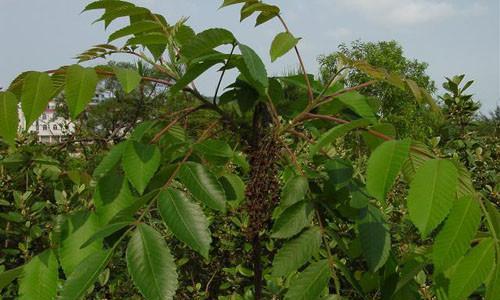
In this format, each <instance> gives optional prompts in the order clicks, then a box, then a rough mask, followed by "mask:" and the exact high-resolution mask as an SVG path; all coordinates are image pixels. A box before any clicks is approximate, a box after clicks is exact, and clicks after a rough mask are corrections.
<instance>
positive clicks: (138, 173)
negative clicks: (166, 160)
mask: <svg viewBox="0 0 500 300" xmlns="http://www.w3.org/2000/svg"><path fill="white" fill-rule="evenodd" d="M160 159H161V154H160V150H159V149H158V147H157V146H155V145H148V144H142V143H139V142H136V141H132V142H130V143H128V146H127V148H125V152H124V153H123V159H122V166H123V170H124V171H125V175H127V178H128V179H129V180H130V183H132V185H133V186H134V187H135V189H136V190H137V191H138V192H139V194H141V195H142V194H143V193H144V190H145V189H146V187H147V185H148V183H149V181H150V180H151V178H153V176H154V175H155V172H156V170H158V167H159V166H160Z"/></svg>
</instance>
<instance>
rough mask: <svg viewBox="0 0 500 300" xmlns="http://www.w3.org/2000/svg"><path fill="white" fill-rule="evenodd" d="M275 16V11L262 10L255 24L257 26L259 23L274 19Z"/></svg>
mask: <svg viewBox="0 0 500 300" xmlns="http://www.w3.org/2000/svg"><path fill="white" fill-rule="evenodd" d="M276 16H277V15H276V14H275V13H272V12H267V11H263V12H261V13H260V14H259V16H258V17H257V20H256V21H255V26H256V27H257V26H259V25H262V24H264V23H266V22H267V21H270V20H272V19H274V18H275V17H276Z"/></svg>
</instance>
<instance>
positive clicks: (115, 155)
mask: <svg viewBox="0 0 500 300" xmlns="http://www.w3.org/2000/svg"><path fill="white" fill-rule="evenodd" d="M126 147H127V142H123V143H120V144H118V145H116V146H114V147H113V148H111V150H110V151H109V152H108V154H106V156H104V158H103V159H102V160H101V162H100V163H99V165H98V166H97V168H95V170H94V173H93V174H92V177H94V179H95V180H99V179H100V178H101V177H103V176H105V175H106V174H108V173H109V171H111V170H112V169H114V168H115V166H116V165H117V164H118V163H119V162H120V160H121V159H122V155H123V152H125V148H126Z"/></svg>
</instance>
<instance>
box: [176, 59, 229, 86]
mask: <svg viewBox="0 0 500 300" xmlns="http://www.w3.org/2000/svg"><path fill="white" fill-rule="evenodd" d="M221 62H222V61H221V60H218V59H210V60H206V61H202V62H198V63H194V64H191V65H189V67H188V69H187V70H186V73H184V76H182V77H181V78H180V79H179V80H177V81H176V82H175V84H174V85H173V86H172V87H171V88H170V93H172V94H176V93H178V92H180V91H181V90H182V89H183V88H185V87H186V86H187V85H188V84H190V83H191V82H193V80H195V79H196V78H198V77H199V76H200V75H201V74H203V73H205V71H206V70H208V69H210V68H211V67H213V66H214V65H216V64H218V63H221Z"/></svg>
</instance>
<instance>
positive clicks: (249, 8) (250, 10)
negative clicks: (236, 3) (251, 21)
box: [240, 1, 280, 22]
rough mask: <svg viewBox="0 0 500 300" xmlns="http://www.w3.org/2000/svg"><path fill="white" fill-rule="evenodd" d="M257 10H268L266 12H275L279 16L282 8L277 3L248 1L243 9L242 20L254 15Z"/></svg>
mask: <svg viewBox="0 0 500 300" xmlns="http://www.w3.org/2000/svg"><path fill="white" fill-rule="evenodd" d="M252 2H253V3H252ZM257 11H260V12H266V13H269V14H274V15H275V16H277V15H278V14H279V12H280V9H279V7H277V6H275V5H269V4H266V3H262V2H257V1H248V2H247V3H246V4H245V5H244V6H243V8H242V9H241V18H240V22H241V21H243V20H245V19H246V18H248V17H250V16H251V15H253V14H254V13H255V12H257Z"/></svg>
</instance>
